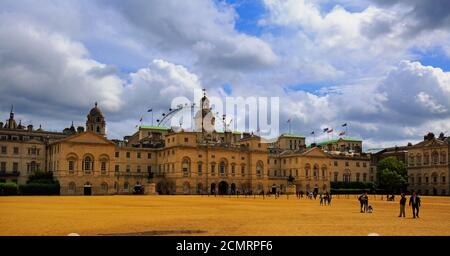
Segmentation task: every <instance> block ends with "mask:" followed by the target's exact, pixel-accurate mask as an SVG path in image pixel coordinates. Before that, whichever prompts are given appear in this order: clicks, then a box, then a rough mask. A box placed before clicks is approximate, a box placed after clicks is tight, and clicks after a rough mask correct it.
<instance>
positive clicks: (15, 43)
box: [0, 16, 123, 111]
mask: <svg viewBox="0 0 450 256" xmlns="http://www.w3.org/2000/svg"><path fill="white" fill-rule="evenodd" d="M0 49H1V50H0V81H1V82H0V92H1V94H2V97H5V98H9V97H11V98H12V99H21V103H22V104H25V105H26V106H27V107H28V108H29V109H30V110H36V109H34V107H35V106H41V105H42V104H48V105H55V106H60V107H64V108H80V107H84V108H87V107H88V106H91V105H92V104H93V102H94V101H98V102H99V103H100V104H101V105H102V106H103V107H104V108H105V109H106V110H107V111H118V110H119V109H120V108H121V106H122V104H123V102H122V99H121V97H120V96H121V93H122V81H121V79H120V78H119V77H118V76H117V75H116V74H115V72H114V68H111V67H110V66H108V65H105V64H103V63H100V62H98V61H95V60H93V59H91V58H90V57H89V53H88V51H87V50H86V48H85V47H84V46H83V45H82V44H80V43H78V42H75V41H72V40H70V39H69V38H67V37H64V36H62V35H60V34H58V33H52V32H48V31H46V30H45V29H43V28H39V27H35V26H33V25H30V24H22V23H20V22H19V21H17V20H11V19H9V18H8V17H1V16H0ZM33 106H34V107H33Z"/></svg>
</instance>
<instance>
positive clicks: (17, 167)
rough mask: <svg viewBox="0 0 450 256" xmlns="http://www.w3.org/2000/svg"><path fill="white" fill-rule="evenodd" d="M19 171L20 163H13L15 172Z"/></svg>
mask: <svg viewBox="0 0 450 256" xmlns="http://www.w3.org/2000/svg"><path fill="white" fill-rule="evenodd" d="M18 171H19V163H13V172H15V173H17V172H18Z"/></svg>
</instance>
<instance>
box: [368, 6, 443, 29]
mask: <svg viewBox="0 0 450 256" xmlns="http://www.w3.org/2000/svg"><path fill="white" fill-rule="evenodd" d="M372 1H373V2H374V3H375V4H378V5H379V6H381V7H383V8H390V7H394V6H395V7H396V8H399V9H403V10H404V11H405V12H404V13H403V15H402V17H401V18H402V21H403V22H404V24H405V26H406V28H407V30H406V34H407V35H410V36H414V35H416V34H419V33H421V32H424V31H427V30H434V29H443V30H449V27H450V1H448V0H397V1H393V0H372ZM400 15H401V14H400Z"/></svg>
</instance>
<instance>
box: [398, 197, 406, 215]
mask: <svg viewBox="0 0 450 256" xmlns="http://www.w3.org/2000/svg"><path fill="white" fill-rule="evenodd" d="M405 206H406V196H405V193H402V195H401V198H400V215H398V217H402V216H403V217H405Z"/></svg>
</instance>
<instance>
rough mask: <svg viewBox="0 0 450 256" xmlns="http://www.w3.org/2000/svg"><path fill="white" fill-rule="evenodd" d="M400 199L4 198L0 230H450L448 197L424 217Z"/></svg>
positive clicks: (425, 202)
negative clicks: (363, 204)
mask: <svg viewBox="0 0 450 256" xmlns="http://www.w3.org/2000/svg"><path fill="white" fill-rule="evenodd" d="M396 200H397V201H395V202H387V201H386V199H385V198H384V200H381V196H377V197H374V196H370V201H369V204H370V205H372V206H373V208H374V212H373V213H360V212H359V202H358V201H357V199H356V196H349V197H345V196H340V197H339V198H338V197H337V196H335V197H334V198H333V201H332V205H331V206H320V205H319V199H317V200H310V199H306V198H301V199H298V198H296V197H295V196H293V195H291V196H289V198H288V197H287V196H286V195H285V196H282V197H280V198H277V199H275V198H274V197H265V198H264V199H263V198H262V197H259V196H257V197H253V196H252V197H246V198H245V197H243V196H239V198H237V197H236V196H220V197H219V196H217V197H214V196H209V197H208V196H91V197H85V196H30V197H24V196H12V197H0V227H1V228H0V235H2V236H5V235H14V236H16V235H32V236H36V235H63V236H65V235H68V234H70V233H76V234H79V235H81V236H83V235H196V236H197V235H200V236H201V235H226V236H227V235H238V236H241V235H244V236H245V235H256V236H258V235H269V236H272V235H275V236H278V235H294V236H319V235H325V236H329V235H338V236H341V235H350V236H355V235H356V236H367V235H368V234H372V233H375V234H379V235H381V236H395V235H406V236H422V235H424V236H434V235H445V236H449V235H450V197H431V196H430V197H428V196H423V197H422V207H421V209H420V210H421V212H420V218H419V219H413V218H412V212H411V208H410V207H407V211H406V218H399V217H397V216H398V214H399V206H398V197H397V198H396Z"/></svg>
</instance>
